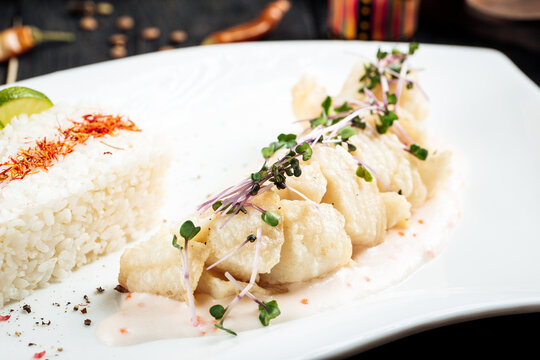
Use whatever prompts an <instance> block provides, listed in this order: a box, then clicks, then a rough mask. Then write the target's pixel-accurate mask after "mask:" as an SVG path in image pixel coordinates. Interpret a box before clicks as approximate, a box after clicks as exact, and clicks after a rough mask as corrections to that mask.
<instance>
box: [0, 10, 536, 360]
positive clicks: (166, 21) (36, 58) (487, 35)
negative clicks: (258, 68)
mask: <svg viewBox="0 0 540 360" xmlns="http://www.w3.org/2000/svg"><path fill="white" fill-rule="evenodd" d="M109 1H110V2H111V3H112V4H113V5H114V6H115V11H114V13H113V14H112V15H110V16H97V17H96V18H97V20H98V22H99V27H98V29H97V30H96V31H91V32H88V31H83V30H81V29H80V28H79V25H78V21H79V18H78V17H75V16H71V15H69V14H68V12H67V10H66V4H67V1H62V0H47V1H42V0H23V1H17V0H0V29H3V28H7V27H9V26H10V25H11V23H12V20H13V17H14V16H15V15H18V16H21V17H22V21H23V23H24V24H28V25H35V26H37V27H39V28H42V29H47V30H67V31H72V32H74V33H76V35H77V41H76V42H75V43H73V44H46V45H42V46H40V47H39V48H36V49H34V50H33V51H31V52H30V53H27V54H25V55H23V56H21V57H20V58H19V62H20V65H19V73H18V75H19V76H18V79H19V80H22V79H26V78H30V77H33V76H38V75H42V74H47V73H50V72H53V71H58V70H63V69H68V68H72V67H76V66H81V65H86V64H91V63H95V62H100V61H106V60H109V59H110V56H109V50H110V45H109V44H108V40H107V39H108V37H109V35H111V34H113V33H115V32H117V31H116V29H115V25H114V22H115V19H116V17H117V16H119V15H125V14H126V15H130V16H132V17H133V18H134V19H135V23H136V25H135V27H134V28H133V29H132V30H130V31H128V33H127V34H128V36H129V42H128V44H127V51H128V55H134V54H142V53H147V52H152V51H156V50H158V49H159V48H160V47H161V46H164V45H170V43H169V41H168V35H169V33H170V32H171V31H172V30H185V31H187V33H188V36H189V38H188V40H187V41H186V42H185V43H183V44H181V45H176V47H186V46H195V45H198V44H200V42H201V41H202V39H203V38H204V37H205V36H207V35H208V34H209V33H211V32H213V31H216V30H219V29H223V28H226V27H228V26H232V25H235V24H238V23H240V22H244V21H247V20H250V19H252V18H253V17H255V16H256V15H257V14H258V12H259V11H260V10H261V9H262V8H263V7H264V5H265V4H266V3H267V1H264V0H201V1H191V0H176V1H175V0H154V1H152V0H146V1H143V0H118V1H112V0H109ZM292 3H293V6H292V8H291V10H290V11H289V12H288V13H287V14H286V15H285V17H284V19H283V21H282V22H281V24H280V25H279V26H278V27H277V29H276V30H275V31H274V32H273V33H272V34H270V35H269V36H268V37H266V39H265V40H293V39H294V40H308V39H327V38H328V31H327V28H326V13H327V11H326V10H327V3H326V1H322V0H314V1H309V0H293V1H292ZM194 14H196V15H197V16H193V15H194ZM147 26H158V27H159V28H160V29H161V36H160V38H159V39H157V40H153V41H145V40H144V39H142V38H141V37H140V35H139V34H140V32H141V30H142V29H143V28H145V27H147ZM414 40H415V41H419V42H421V43H422V42H424V43H436V44H454V45H467V46H483V47H490V48H495V49H498V50H500V51H502V52H503V53H504V54H506V55H507V56H508V57H509V58H510V59H512V61H514V62H515V63H516V64H517V65H518V67H519V68H521V70H522V71H523V72H524V73H525V74H527V75H528V76H529V77H530V78H531V79H532V80H533V81H534V82H536V84H540V21H528V22H517V21H504V20H497V19H491V18H488V17H485V16H483V15H481V14H479V13H477V12H475V11H474V10H471V9H469V8H468V7H467V6H466V5H465V3H464V1H463V0H422V5H421V12H420V18H419V24H418V30H417V33H416V35H415V38H414ZM6 71H7V64H6V63H4V64H0V82H1V83H3V82H4V81H5V77H6ZM539 325H540V313H534V314H521V315H509V316H502V317H494V318H490V319H484V320H475V321H470V322H466V323H462V324H455V325H450V326H445V327H441V328H438V329H433V330H430V331H425V332H422V333H419V334H416V335H412V336H408V337H406V338H403V339H400V340H397V341H394V342H392V343H390V344H386V345H383V346H379V347H376V348H374V349H372V350H369V351H367V352H364V353H363V354H362V355H361V356H362V357H363V358H367V359H370V358H381V357H386V356H388V357H390V356H392V357H395V356H416V357H420V358H428V357H429V358H431V357H439V356H441V355H443V354H444V355H447V356H460V357H463V356H464V357H467V358H469V357H473V356H475V357H477V356H478V357H482V358H486V357H489V356H495V355H502V354H508V355H512V356H513V357H517V358H529V357H534V358H538V352H539V351H538V349H537V346H536V343H537V342H538V331H537V330H536V329H537V328H538V326H539ZM535 354H536V355H535Z"/></svg>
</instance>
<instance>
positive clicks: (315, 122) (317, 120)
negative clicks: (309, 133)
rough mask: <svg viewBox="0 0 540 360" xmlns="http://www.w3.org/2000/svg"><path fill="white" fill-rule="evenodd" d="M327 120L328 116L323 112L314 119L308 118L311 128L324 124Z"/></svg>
mask: <svg viewBox="0 0 540 360" xmlns="http://www.w3.org/2000/svg"><path fill="white" fill-rule="evenodd" d="M327 122H328V117H327V116H326V114H325V113H322V114H321V116H319V117H317V118H315V119H312V120H309V125H310V126H311V127H312V128H316V127H317V126H319V125H326V123H327Z"/></svg>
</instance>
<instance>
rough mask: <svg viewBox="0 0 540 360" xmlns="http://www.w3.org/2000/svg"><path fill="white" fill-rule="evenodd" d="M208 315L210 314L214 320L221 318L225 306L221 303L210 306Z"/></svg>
mask: <svg viewBox="0 0 540 360" xmlns="http://www.w3.org/2000/svg"><path fill="white" fill-rule="evenodd" d="M210 315H212V316H213V317H214V319H216V320H221V318H223V315H225V308H224V307H223V305H220V304H216V305H214V306H212V307H211V308H210Z"/></svg>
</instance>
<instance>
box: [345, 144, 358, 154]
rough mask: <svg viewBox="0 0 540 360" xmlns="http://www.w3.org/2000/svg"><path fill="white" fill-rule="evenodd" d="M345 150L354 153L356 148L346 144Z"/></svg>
mask: <svg viewBox="0 0 540 360" xmlns="http://www.w3.org/2000/svg"><path fill="white" fill-rule="evenodd" d="M347 150H349V152H353V151H356V146H354V145H353V144H349V143H347Z"/></svg>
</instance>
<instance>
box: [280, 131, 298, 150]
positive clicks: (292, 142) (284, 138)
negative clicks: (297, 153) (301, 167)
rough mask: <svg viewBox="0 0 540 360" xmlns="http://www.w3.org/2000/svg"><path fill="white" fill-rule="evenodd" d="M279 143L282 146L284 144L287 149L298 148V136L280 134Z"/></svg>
mask: <svg viewBox="0 0 540 360" xmlns="http://www.w3.org/2000/svg"><path fill="white" fill-rule="evenodd" d="M278 142H279V144H280V145H281V144H283V145H284V146H285V147H286V148H287V149H291V148H293V147H295V146H296V134H280V135H279V136H278ZM283 145H282V146H283Z"/></svg>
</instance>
